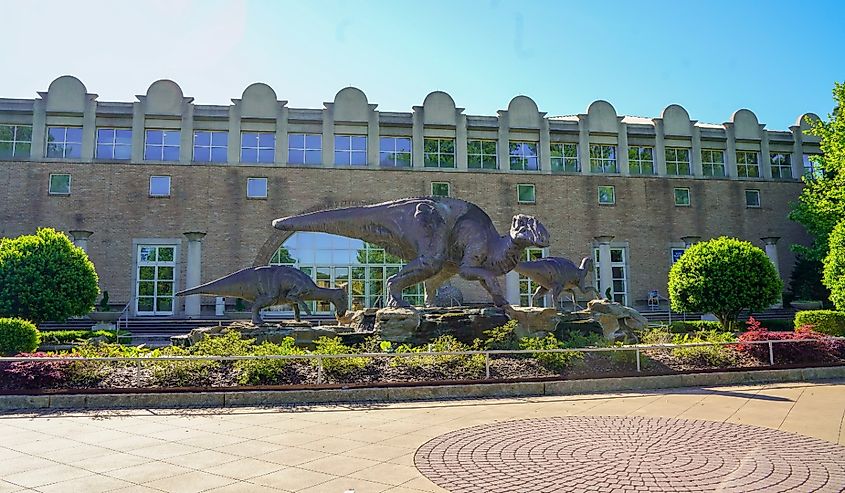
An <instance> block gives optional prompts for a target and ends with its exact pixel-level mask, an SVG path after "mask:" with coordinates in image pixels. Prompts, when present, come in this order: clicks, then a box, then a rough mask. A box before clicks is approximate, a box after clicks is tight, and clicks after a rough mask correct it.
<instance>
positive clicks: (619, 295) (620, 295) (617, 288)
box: [593, 248, 628, 305]
mask: <svg viewBox="0 0 845 493" xmlns="http://www.w3.org/2000/svg"><path fill="white" fill-rule="evenodd" d="M626 257H627V256H626V255H625V249H624V248H611V249H610V273H611V284H610V286H611V288H610V291H611V292H610V295H611V296H610V298H611V299H612V300H613V301H615V302H617V303H621V304H623V305H627V304H628V276H627V274H628V266H627V260H626ZM593 266H594V267H593V276H594V277H593V278H594V279H595V280H596V286H597V287H598V286H601V280H600V279H599V277H600V274H601V269H600V267H601V266H600V265H599V249H598V248H596V249H594V250H593ZM601 295H602V296H604V295H605V293H601Z"/></svg>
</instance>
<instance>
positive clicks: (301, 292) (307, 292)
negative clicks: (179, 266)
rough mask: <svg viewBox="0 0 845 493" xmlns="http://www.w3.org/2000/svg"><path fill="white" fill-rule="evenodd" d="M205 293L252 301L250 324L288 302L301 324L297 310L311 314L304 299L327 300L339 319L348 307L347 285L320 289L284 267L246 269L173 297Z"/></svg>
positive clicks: (295, 270)
mask: <svg viewBox="0 0 845 493" xmlns="http://www.w3.org/2000/svg"><path fill="white" fill-rule="evenodd" d="M192 294H208V295H213V296H231V297H234V298H242V299H245V300H247V301H251V302H252V303H253V305H252V323H254V324H256V325H260V324H262V323H264V320H263V319H262V318H261V315H260V314H259V311H260V310H261V309H262V308H266V307H268V306H273V305H282V304H286V303H290V304H291V305H292V306H293V314H294V318H295V319H296V321H297V322H299V321H300V307H302V309H304V310H305V312H306V313H307V314H309V315H310V314H311V310H309V309H308V305H306V304H305V300H319V301H329V302H331V303H332V304H333V305H334V309H335V312H336V316H338V317H342V316H343V315H344V314H345V313H346V308H347V306H348V295H347V293H346V286H345V285H339V286H338V288H334V289H332V288H321V287H319V286H317V285H316V284H314V281H313V280H311V278H310V277H308V275H306V274H305V273H304V272H302V271H301V270H299V269H294V268H293V267H287V266H284V265H267V266H263V267H248V268H246V269H241V270H239V271H237V272H233V273H231V274H229V275H228V276H223V277H221V278H220V279H215V280H214V281H211V282H207V283H205V284H201V285H199V286H197V287H195V288H191V289H186V290H184V291H179V292H178V293H176V296H189V295H192Z"/></svg>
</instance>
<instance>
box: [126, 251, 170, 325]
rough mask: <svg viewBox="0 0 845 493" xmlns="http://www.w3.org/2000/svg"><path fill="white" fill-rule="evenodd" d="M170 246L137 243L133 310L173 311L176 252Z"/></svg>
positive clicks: (149, 313)
mask: <svg viewBox="0 0 845 493" xmlns="http://www.w3.org/2000/svg"><path fill="white" fill-rule="evenodd" d="M175 250H176V249H175V247H173V246H157V245H138V257H137V261H138V271H137V276H136V281H135V282H136V284H135V303H136V305H135V312H136V313H137V314H138V315H173V295H174V293H175V290H174V289H173V288H174V284H175V281H176V258H175V257H176V255H175Z"/></svg>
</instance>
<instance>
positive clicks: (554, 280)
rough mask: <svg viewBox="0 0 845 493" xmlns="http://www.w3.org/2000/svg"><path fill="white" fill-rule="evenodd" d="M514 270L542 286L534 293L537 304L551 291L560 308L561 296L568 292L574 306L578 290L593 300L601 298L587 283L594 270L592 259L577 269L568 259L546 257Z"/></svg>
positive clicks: (585, 261) (583, 260)
mask: <svg viewBox="0 0 845 493" xmlns="http://www.w3.org/2000/svg"><path fill="white" fill-rule="evenodd" d="M514 270H515V271H517V272H519V273H520V274H522V275H523V276H527V277H529V278H531V280H532V281H534V282H536V283H537V284H539V285H540V286H539V287H538V288H537V291H536V292H534V301H535V302H537V301H539V299H540V297H541V296H544V295H545V294H546V293H548V292H549V291H551V293H552V300H553V303H554V305H555V306H558V302H559V301H560V295H561V294H562V293H563V292H564V291H566V292H568V293H569V294H570V295H571V296H572V304H573V305H576V303H575V290H576V289H577V290H579V291H581V292H582V293H584V294H592V295H593V296H594V298H593V299H595V298H601V296H600V295H599V292H598V291H596V288H594V287H593V286H588V285H587V283H586V282H585V281H586V278H587V274H589V273H590V272H592V270H593V259H592V258H590V257H584V258H583V259H581V266H580V267H576V266H575V263H573V262H572V261H571V260H569V259H566V258H562V257H546V258H542V259H539V260H534V261H531V262H520V263H518V264H517V265H516V267H514Z"/></svg>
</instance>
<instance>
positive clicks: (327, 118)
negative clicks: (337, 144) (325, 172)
mask: <svg viewBox="0 0 845 493" xmlns="http://www.w3.org/2000/svg"><path fill="white" fill-rule="evenodd" d="M325 106H326V108H325V109H324V110H323V163H322V164H323V166H334V103H325Z"/></svg>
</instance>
